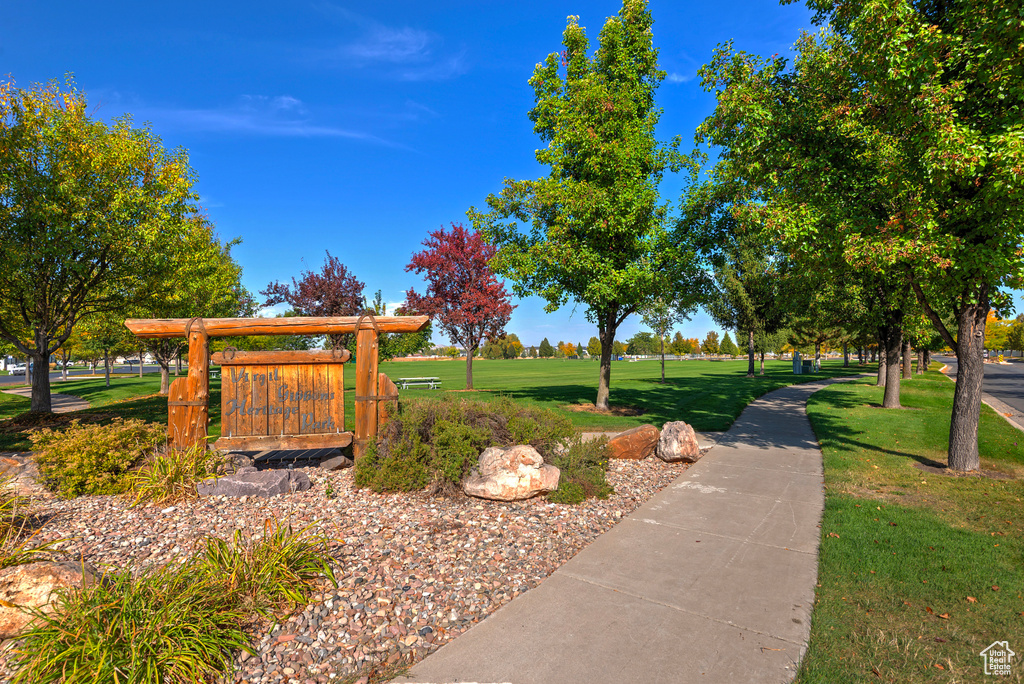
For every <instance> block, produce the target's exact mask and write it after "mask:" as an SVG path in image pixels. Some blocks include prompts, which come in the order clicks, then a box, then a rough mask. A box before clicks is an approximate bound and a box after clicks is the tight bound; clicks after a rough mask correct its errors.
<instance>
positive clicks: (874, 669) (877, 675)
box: [871, 667, 882, 678]
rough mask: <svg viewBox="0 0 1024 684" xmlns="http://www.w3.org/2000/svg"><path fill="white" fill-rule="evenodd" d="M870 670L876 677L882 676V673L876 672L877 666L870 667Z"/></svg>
mask: <svg viewBox="0 0 1024 684" xmlns="http://www.w3.org/2000/svg"><path fill="white" fill-rule="evenodd" d="M871 672H872V674H874V675H875V676H876V677H878V678H881V677H882V675H881V674H879V673H878V668H877V667H873V668H871Z"/></svg>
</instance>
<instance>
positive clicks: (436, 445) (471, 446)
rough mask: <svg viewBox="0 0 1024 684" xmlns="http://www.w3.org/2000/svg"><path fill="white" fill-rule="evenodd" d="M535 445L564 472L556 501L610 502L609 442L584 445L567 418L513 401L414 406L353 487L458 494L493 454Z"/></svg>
mask: <svg viewBox="0 0 1024 684" xmlns="http://www.w3.org/2000/svg"><path fill="white" fill-rule="evenodd" d="M513 444H530V445H532V446H533V447H534V448H536V449H537V451H538V452H540V454H541V456H543V457H544V461H545V462H546V463H551V464H553V465H555V466H558V468H559V469H560V470H561V471H562V477H561V480H560V484H559V488H558V490H557V491H556V492H554V493H553V494H552V495H551V496H552V501H557V502H560V503H578V502H579V501H582V500H584V499H585V498H588V497H591V496H597V497H601V498H604V497H607V496H608V494H610V493H611V491H612V490H611V487H610V486H609V485H608V483H607V481H606V480H605V476H604V474H605V471H606V470H607V468H608V456H607V453H606V448H607V440H597V441H593V442H583V441H581V439H580V437H579V435H578V434H577V433H576V431H575V429H574V428H573V427H572V423H570V422H569V419H568V418H565V417H563V416H560V415H558V414H556V413H554V412H553V411H547V410H544V409H539V408H533V407H528V406H522V405H520V404H516V403H515V402H514V401H512V400H511V399H508V398H502V399H499V400H496V401H489V402H483V401H471V400H467V399H463V398H453V397H444V398H442V399H411V400H409V401H403V402H402V403H401V404H400V406H399V410H398V413H397V414H396V415H394V416H393V417H392V418H391V419H390V420H389V421H388V422H387V423H386V424H385V425H384V426H382V428H381V431H380V434H379V436H378V439H377V440H376V442H374V443H372V444H371V445H370V448H369V449H367V452H366V454H365V455H364V456H363V457H362V458H360V459H359V460H358V461H357V462H356V474H355V482H356V485H358V486H360V487H369V488H371V489H373V490H374V491H378V492H382V491H412V490H417V489H423V488H424V487H425V486H427V485H428V484H431V485H432V491H433V492H435V493H437V492H440V493H451V492H453V491H455V490H456V487H457V485H459V484H460V483H461V481H462V478H463V477H465V475H466V474H467V473H468V472H469V470H470V469H472V467H473V466H474V465H475V464H476V461H477V457H478V456H479V454H480V452H481V451H483V450H484V449H485V448H487V447H488V446H511V445H513Z"/></svg>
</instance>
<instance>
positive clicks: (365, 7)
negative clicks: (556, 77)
mask: <svg viewBox="0 0 1024 684" xmlns="http://www.w3.org/2000/svg"><path fill="white" fill-rule="evenodd" d="M620 6H621V5H620V3H619V2H616V1H605V0H601V1H582V0H569V1H563V0H545V1H543V2H532V1H530V2H523V1H520V2H515V3H507V2H489V1H486V0H477V1H475V2H466V1H462V2H433V3H424V2H390V1H386V0H385V1H382V2H377V3H372V4H367V3H358V4H357V3H351V2H341V1H337V2H324V1H313V2H305V1H302V0H300V1H299V2H291V3H281V2H274V3H268V2H251V1H250V2H245V3H241V2H214V3H209V2H201V3H200V2H188V1H184V2H175V3H144V2H137V1H135V2H131V3H128V2H109V1H105V2H98V3H82V2H70V1H66V0H65V1H61V0H57V1H55V2H45V3H44V2H39V1H27V0H7V2H5V3H4V19H3V22H2V23H0V75H3V76H5V77H11V78H13V79H14V80H15V81H16V82H17V83H18V84H19V85H21V86H28V85H29V84H31V83H33V82H38V81H45V80H50V79H54V78H57V79H62V78H63V76H64V74H65V73H69V72H70V73H73V74H74V78H75V81H76V82H77V84H78V86H79V88H80V89H81V90H83V91H84V92H85V93H86V94H87V96H88V100H89V103H90V106H91V107H92V108H94V110H95V114H96V115H97V116H99V117H102V118H108V119H109V118H113V117H116V116H120V115H122V114H125V113H130V114H131V115H132V116H133V117H134V120H135V122H136V123H137V124H142V123H143V122H149V123H150V124H151V125H152V127H153V129H154V131H156V133H157V134H158V135H160V136H161V137H162V139H163V141H164V144H165V145H166V146H168V147H176V146H182V147H184V148H186V149H187V150H188V151H189V154H190V158H191V163H192V166H193V167H194V169H195V170H196V173H197V176H198V184H197V191H198V193H199V194H200V195H201V197H202V204H203V206H204V207H205V209H206V210H207V213H208V214H209V216H210V218H211V219H212V220H213V221H214V223H215V224H216V225H217V228H218V232H219V234H220V236H221V237H222V238H225V239H230V238H234V237H241V238H242V241H243V242H242V244H241V246H239V247H238V248H237V250H236V252H235V255H236V258H237V259H238V261H239V263H241V265H242V267H243V269H244V275H243V282H244V284H245V285H246V287H248V288H249V289H250V290H252V291H253V292H256V291H258V290H260V289H263V288H265V287H266V285H267V283H269V282H270V281H272V280H275V279H282V280H284V279H288V278H290V277H292V276H293V275H298V274H299V273H300V272H301V271H302V270H304V269H317V268H319V267H320V265H321V264H322V263H323V260H324V256H325V251H327V250H329V251H330V252H331V253H332V254H333V255H335V256H338V257H339V258H340V259H341V260H342V261H343V263H345V264H346V265H347V266H348V267H349V269H351V271H352V272H354V273H355V275H356V276H357V277H358V278H359V279H360V280H362V281H364V282H365V283H366V292H367V294H368V295H369V296H371V297H372V293H373V292H375V291H376V290H378V289H381V290H383V294H384V298H385V301H387V302H391V303H397V302H400V301H401V300H402V298H403V293H404V292H405V291H406V290H407V289H408V288H409V287H416V288H417V289H422V282H421V281H420V280H419V278H417V277H416V276H413V275H411V274H408V273H406V272H405V269H404V267H405V265H406V264H407V263H408V262H409V257H410V256H411V254H412V253H413V252H415V251H418V250H419V249H420V247H421V245H420V243H421V242H422V240H423V239H424V238H425V237H426V235H427V232H428V231H431V230H435V229H437V228H438V227H440V226H442V225H445V226H446V225H448V223H449V222H452V221H464V220H465V212H466V210H467V209H468V208H469V207H470V206H473V205H475V206H478V207H479V206H482V205H483V204H484V198H485V197H486V196H487V194H488V193H491V192H496V191H497V190H499V189H500V187H501V183H502V180H503V178H505V177H509V178H516V179H522V178H536V177H539V176H541V175H544V173H545V172H546V169H545V168H543V167H540V166H539V165H538V164H537V163H536V161H535V159H534V151H535V150H536V148H537V147H538V146H539V145H540V141H539V139H538V138H537V137H536V136H535V135H534V134H533V131H532V126H531V123H530V121H529V120H528V118H527V112H528V111H529V109H530V108H531V106H532V105H533V99H532V89H531V88H530V87H529V85H528V84H527V80H528V79H529V78H530V75H531V74H532V71H533V68H534V66H535V65H536V64H537V63H538V62H539V61H541V60H542V59H543V58H544V57H545V56H547V55H548V54H549V53H551V52H556V51H560V50H561V36H562V31H563V30H564V28H565V24H566V17H567V16H568V15H571V14H575V15H579V17H580V23H581V24H582V25H583V26H585V27H587V33H588V36H590V38H591V40H592V41H595V42H596V40H597V35H598V33H599V31H600V28H601V26H602V25H603V23H604V20H605V18H606V17H609V16H612V15H615V14H617V13H618V11H619V8H620ZM650 6H651V10H652V12H653V15H654V19H655V25H654V39H655V44H656V46H657V47H658V48H660V50H661V54H660V63H661V66H662V68H663V69H665V71H666V72H668V78H667V79H666V81H665V83H664V84H663V85H662V87H661V89H660V90H659V92H658V103H659V105H660V106H661V107H662V108H663V109H664V115H663V117H662V120H661V124H660V127H659V137H660V138H661V139H668V138H670V137H672V136H674V135H681V136H683V139H684V145H685V144H689V141H691V140H692V136H693V131H694V129H695V128H696V126H697V124H698V123H699V122H700V121H701V120H702V119H703V118H704V117H705V116H707V115H708V114H709V113H710V112H711V110H712V108H713V104H714V102H713V98H712V97H711V96H710V95H709V94H706V93H704V92H703V91H702V89H701V87H700V84H699V82H698V81H697V79H696V78H695V76H696V72H697V69H698V68H700V66H701V65H702V64H704V63H705V62H706V61H707V60H708V59H709V58H710V55H711V51H712V50H713V49H714V47H715V46H716V45H717V44H719V43H722V42H724V41H726V40H734V41H735V44H736V46H737V47H738V48H742V49H745V50H749V51H753V52H759V53H762V54H773V53H788V52H789V48H790V46H791V45H792V44H793V42H794V41H795V40H796V38H797V36H798V34H799V31H800V30H801V29H802V28H810V14H809V13H808V12H807V10H806V9H805V8H804V7H803V6H801V5H789V6H780V5H778V4H777V3H776V2H773V1H772V0H740V1H736V2H728V3H708V2H701V3H696V2H694V3H686V2H682V3H681V2H670V1H668V0H652V2H651V5H650ZM680 188H681V182H680V180H679V179H677V178H673V177H668V178H666V180H665V181H664V183H663V186H662V194H663V197H664V198H665V199H668V200H670V201H672V203H673V204H677V203H678V196H679V191H680ZM516 303H517V304H518V307H517V309H516V310H515V313H514V314H513V318H512V322H511V323H510V325H509V326H508V330H509V331H510V332H515V333H516V334H518V335H519V337H520V338H521V339H522V340H523V341H524V342H525V343H526V344H528V345H529V344H537V343H539V342H540V340H541V338H543V337H548V338H549V339H550V341H551V342H552V343H556V342H557V341H558V340H566V341H570V340H571V341H573V342H583V343H584V344H586V342H587V340H589V338H590V337H591V336H592V335H595V334H596V328H595V327H594V326H593V325H591V324H589V323H588V322H587V321H586V319H585V317H584V315H583V312H584V308H583V307H582V306H580V307H579V308H578V309H576V310H575V312H574V311H573V308H572V307H566V308H565V309H563V310H560V311H559V312H556V313H554V314H545V313H544V312H543V303H542V302H541V301H540V300H538V299H535V298H530V299H525V300H517V301H516ZM713 328H715V326H714V324H713V323H712V322H711V320H710V319H709V318H708V317H707V316H706V315H704V314H703V313H698V314H697V315H695V316H694V317H693V319H692V320H691V321H690V322H688V323H684V324H682V325H680V326H678V327H677V329H678V330H680V331H682V332H683V334H684V335H685V336H687V337H700V338H702V339H703V337H704V335H705V334H706V333H707V331H708V330H710V329H713ZM639 329H641V324H640V321H639V319H637V318H636V317H632V318H631V319H629V320H627V322H626V323H625V324H624V325H623V326H622V327H621V328H620V331H619V334H618V337H619V339H622V340H625V339H627V338H628V337H630V336H631V335H632V334H633V333H635V332H636V331H637V330H639ZM439 341H440V340H439Z"/></svg>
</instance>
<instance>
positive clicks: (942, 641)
mask: <svg viewBox="0 0 1024 684" xmlns="http://www.w3.org/2000/svg"><path fill="white" fill-rule="evenodd" d="M935 640H936V641H937V642H939V643H940V644H944V643H946V640H945V639H943V638H942V637H935Z"/></svg>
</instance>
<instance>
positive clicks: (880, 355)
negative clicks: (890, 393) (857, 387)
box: [871, 332, 885, 387]
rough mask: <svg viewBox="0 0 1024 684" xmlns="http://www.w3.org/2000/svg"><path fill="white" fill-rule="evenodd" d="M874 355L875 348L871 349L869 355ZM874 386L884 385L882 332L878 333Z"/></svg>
mask: <svg viewBox="0 0 1024 684" xmlns="http://www.w3.org/2000/svg"><path fill="white" fill-rule="evenodd" d="M874 355H875V350H873V349H872V350H871V356H872V357H873V356H874ZM872 360H874V359H872ZM875 387H885V347H884V346H883V343H882V334H881V332H879V334H878V380H877V381H876V382H875Z"/></svg>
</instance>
